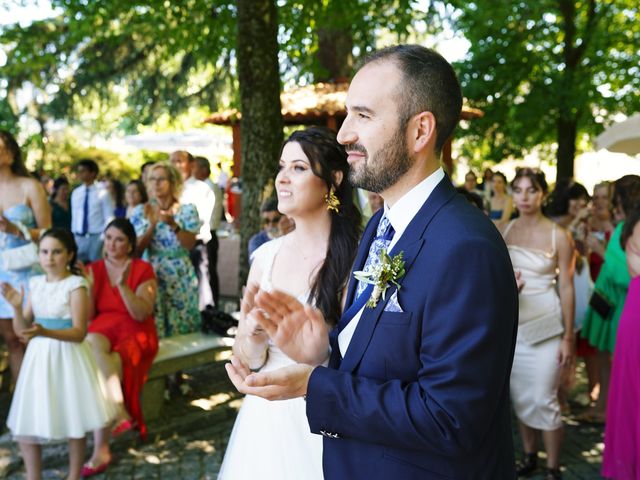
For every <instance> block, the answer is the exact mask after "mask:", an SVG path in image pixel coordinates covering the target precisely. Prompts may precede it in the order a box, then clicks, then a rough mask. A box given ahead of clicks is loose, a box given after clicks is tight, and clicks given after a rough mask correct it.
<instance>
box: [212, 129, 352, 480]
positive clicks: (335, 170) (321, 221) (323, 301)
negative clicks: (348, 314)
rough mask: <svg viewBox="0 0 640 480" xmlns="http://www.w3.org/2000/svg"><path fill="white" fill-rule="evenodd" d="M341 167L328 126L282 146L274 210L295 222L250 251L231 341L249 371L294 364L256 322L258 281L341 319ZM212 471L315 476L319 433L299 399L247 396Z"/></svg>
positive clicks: (345, 187)
mask: <svg viewBox="0 0 640 480" xmlns="http://www.w3.org/2000/svg"><path fill="white" fill-rule="evenodd" d="M348 170H349V166H348V163H347V155H346V153H345V151H344V148H343V147H342V146H341V145H339V144H338V142H337V141H336V138H335V133H333V132H331V131H329V130H325V129H320V128H309V129H307V130H301V131H297V132H294V133H293V134H292V135H291V136H290V137H289V139H288V140H287V141H286V142H285V144H284V146H283V148H282V151H281V155H280V162H279V172H278V176H277V177H276V185H275V186H276V191H277V194H278V210H279V211H280V212H282V213H283V214H285V215H287V216H289V217H291V218H292V219H293V220H294V221H295V225H296V228H295V230H294V231H293V232H291V233H289V234H287V235H285V236H283V237H280V238H277V239H275V240H271V241H270V242H267V243H266V244H264V245H262V246H261V247H260V248H259V249H258V250H256V252H255V256H254V259H253V263H252V265H251V271H250V272H249V280H248V286H247V290H246V292H245V296H244V299H243V302H242V308H241V311H242V315H241V319H240V324H239V326H238V333H237V336H236V341H235V345H234V347H233V353H234V355H235V356H237V357H239V358H240V359H241V360H242V361H243V362H244V363H245V364H247V365H248V367H249V368H251V369H252V370H262V371H267V370H275V369H277V368H280V367H283V366H286V365H290V364H293V363H294V361H293V360H292V359H290V358H289V357H287V356H286V355H285V354H284V353H282V352H281V351H280V350H279V349H278V348H277V347H276V346H275V345H274V344H273V343H272V342H271V341H270V339H269V337H268V335H267V334H266V333H265V331H264V330H262V328H261V327H259V326H258V324H257V322H256V321H255V318H254V314H255V311H253V310H252V306H253V301H252V298H253V296H254V295H255V293H256V292H257V290H258V288H260V289H263V290H272V289H277V290H282V291H284V292H287V293H289V294H291V295H294V296H296V297H297V298H298V300H300V301H301V302H304V303H308V304H312V305H315V306H316V307H317V308H318V309H319V310H320V311H321V312H322V314H323V315H324V318H326V319H331V320H330V321H331V322H332V323H333V324H335V323H336V322H337V320H338V319H339V318H340V313H341V310H342V305H341V304H340V302H339V300H338V299H337V296H336V292H343V291H344V289H345V287H346V284H347V281H348V276H349V272H350V269H351V265H352V263H353V260H354V256H355V253H356V251H357V244H358V240H359V238H360V228H361V219H360V213H359V211H358V210H357V208H356V207H355V205H354V204H353V201H352V198H353V197H352V190H351V187H350V185H349V183H348V181H347V177H348ZM327 327H328V328H327V331H328V329H329V328H330V327H331V325H328V326H327ZM327 358H328V353H327ZM327 358H318V359H316V363H317V364H320V363H322V362H324V361H326V360H327ZM218 478H219V479H225V480H238V479H239V480H242V479H254V478H260V479H262V480H265V479H278V480H286V479H296V480H299V479H305V480H307V479H309V480H312V479H319V478H322V437H320V436H318V435H314V434H312V433H310V431H309V425H308V423H307V417H306V413H305V402H304V400H303V399H302V398H295V399H291V400H283V401H278V402H269V401H267V400H264V399H262V398H259V397H255V396H252V395H247V396H246V397H245V399H244V401H243V404H242V408H241V409H240V412H239V413H238V417H237V419H236V423H235V425H234V427H233V431H232V433H231V437H230V439H229V444H228V446H227V451H226V453H225V457H224V461H223V463H222V467H221V469H220V474H219V477H218Z"/></svg>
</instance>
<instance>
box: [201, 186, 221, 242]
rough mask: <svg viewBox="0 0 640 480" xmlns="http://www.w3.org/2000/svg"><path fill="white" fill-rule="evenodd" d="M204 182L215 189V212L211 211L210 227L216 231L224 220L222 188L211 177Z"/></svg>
mask: <svg viewBox="0 0 640 480" xmlns="http://www.w3.org/2000/svg"><path fill="white" fill-rule="evenodd" d="M203 182H204V183H206V184H207V185H208V186H209V188H210V189H211V190H212V191H213V197H214V198H215V203H214V205H213V213H211V223H210V225H209V227H211V231H212V232H215V231H216V230H218V228H220V222H221V221H222V202H223V195H222V189H221V188H220V186H219V185H218V184H217V183H213V181H212V180H211V179H210V178H205V179H204V180H203Z"/></svg>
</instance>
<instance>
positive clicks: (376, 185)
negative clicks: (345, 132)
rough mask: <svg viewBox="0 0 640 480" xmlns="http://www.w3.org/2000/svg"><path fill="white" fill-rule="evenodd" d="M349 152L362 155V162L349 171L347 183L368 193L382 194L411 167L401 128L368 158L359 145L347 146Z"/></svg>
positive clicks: (405, 139) (411, 163)
mask: <svg viewBox="0 0 640 480" xmlns="http://www.w3.org/2000/svg"><path fill="white" fill-rule="evenodd" d="M346 151H347V153H349V151H357V152H361V153H364V154H365V156H364V159H363V161H362V162H361V163H360V164H358V165H357V166H355V167H351V170H350V171H349V181H350V182H351V184H352V185H353V186H354V187H359V188H364V189H365V190H368V191H370V192H375V193H382V192H384V191H385V190H387V189H388V188H389V187H391V186H393V185H394V184H395V183H396V182H397V181H398V180H399V179H400V177H402V176H403V175H404V174H405V173H407V172H408V171H409V169H410V168H411V166H412V165H413V161H412V159H411V156H410V155H409V151H408V149H407V138H406V135H405V132H404V129H403V128H398V129H396V131H395V133H394V134H393V136H392V137H391V139H390V140H389V141H388V142H387V143H385V144H384V145H383V146H382V148H381V149H380V150H378V152H376V153H375V154H374V155H373V156H372V157H369V154H368V152H367V150H366V149H365V148H364V146H362V145H361V144H358V143H356V144H352V145H347V147H346Z"/></svg>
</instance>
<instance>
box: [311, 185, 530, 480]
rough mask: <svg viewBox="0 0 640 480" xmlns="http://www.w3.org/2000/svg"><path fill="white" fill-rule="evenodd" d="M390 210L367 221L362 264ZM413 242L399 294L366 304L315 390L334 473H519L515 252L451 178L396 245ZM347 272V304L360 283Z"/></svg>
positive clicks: (402, 247)
mask: <svg viewBox="0 0 640 480" xmlns="http://www.w3.org/2000/svg"><path fill="white" fill-rule="evenodd" d="M381 215H382V212H378V213H377V214H376V215H374V217H373V218H372V219H371V221H370V222H369V224H368V225H367V228H366V229H365V232H364V235H363V239H362V242H361V244H360V248H359V250H358V254H357V257H356V261H355V264H354V270H361V269H362V268H363V266H364V263H365V260H366V257H367V254H368V250H369V246H370V244H371V241H372V239H373V236H374V234H375V230H376V227H377V225H378V221H379V219H380V216H381ZM400 251H402V252H404V258H405V268H406V274H405V276H404V278H402V279H401V281H400V284H401V288H400V289H399V290H398V292H397V295H398V301H399V303H400V306H401V307H402V309H403V312H386V311H384V310H385V305H386V303H387V301H388V299H389V298H390V296H391V294H392V293H393V292H394V291H395V287H392V288H390V289H389V290H387V294H386V299H387V300H386V301H384V300H382V299H380V301H379V302H378V305H377V306H376V307H375V308H373V309H371V308H366V309H365V310H364V312H363V314H362V317H361V318H360V321H359V323H358V326H357V327H356V330H355V332H354V335H353V337H352V339H351V343H350V345H349V348H348V349H347V351H346V354H345V357H344V358H341V357H340V352H339V348H338V345H337V332H335V331H334V332H333V333H332V335H331V343H332V349H333V350H332V356H331V359H330V364H329V368H324V367H318V368H316V369H315V370H314V371H313V373H312V375H311V377H310V379H309V386H308V390H307V417H308V420H309V425H310V427H311V431H312V432H314V433H322V434H323V435H325V439H324V454H323V469H324V474H325V478H327V479H367V480H371V479H392V480H410V479H432V478H433V479H440V478H456V479H466V478H482V479H493V480H497V479H513V478H515V471H514V453H513V442H512V432H511V426H510V423H511V422H510V409H509V408H510V407H509V375H510V372H511V363H512V360H513V351H514V347H515V336H516V331H517V320H518V292H517V288H516V284H515V278H514V273H513V267H512V265H511V261H510V258H509V253H508V251H507V248H506V246H505V243H504V241H503V240H502V237H501V236H500V234H499V232H498V231H497V230H496V228H495V227H494V226H493V224H492V223H491V221H490V220H489V219H488V218H486V217H485V216H484V215H483V214H482V212H481V211H480V210H478V209H477V208H476V207H474V206H472V205H470V204H469V203H468V202H467V201H466V200H465V199H464V198H463V197H462V196H460V195H458V194H457V193H456V192H455V190H454V188H453V186H452V185H451V181H450V180H449V178H448V177H445V178H444V179H443V180H442V181H441V182H440V183H439V184H438V186H437V187H436V188H435V190H434V191H433V192H432V194H431V195H430V196H429V198H428V199H427V201H426V202H425V203H424V205H423V206H422V208H421V209H420V210H419V212H418V214H417V215H416V216H415V217H414V219H413V220H412V221H411V223H410V224H409V226H408V227H407V229H406V230H405V232H404V234H403V235H402V237H401V238H400V240H399V241H398V242H397V244H396V245H395V246H394V248H393V249H392V251H391V254H392V255H393V254H396V253H398V252H400ZM355 284H356V282H355V281H353V280H352V281H350V282H349V288H348V296H347V300H346V302H347V303H346V304H347V306H348V305H350V304H351V302H352V301H353V297H354V292H355Z"/></svg>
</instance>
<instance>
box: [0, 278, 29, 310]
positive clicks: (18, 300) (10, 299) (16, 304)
mask: <svg viewBox="0 0 640 480" xmlns="http://www.w3.org/2000/svg"><path fill="white" fill-rule="evenodd" d="M0 291H1V292H2V296H3V297H4V299H5V300H6V301H7V303H8V304H9V305H11V306H12V307H13V309H14V310H17V309H19V308H22V302H23V301H24V287H23V286H22V285H21V286H20V291H18V290H16V289H15V288H13V286H12V285H11V284H9V283H7V282H2V283H0Z"/></svg>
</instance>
